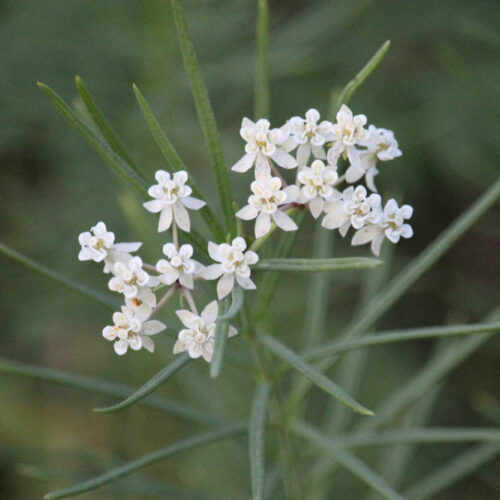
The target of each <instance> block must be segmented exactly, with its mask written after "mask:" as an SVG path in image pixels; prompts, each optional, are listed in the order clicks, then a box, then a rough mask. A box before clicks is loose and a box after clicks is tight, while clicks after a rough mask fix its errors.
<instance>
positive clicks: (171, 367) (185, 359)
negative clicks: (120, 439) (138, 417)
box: [94, 352, 191, 413]
mask: <svg viewBox="0 0 500 500" xmlns="http://www.w3.org/2000/svg"><path fill="white" fill-rule="evenodd" d="M190 361H191V358H190V357H189V354H188V353H187V352H186V353H183V354H179V355H178V356H177V357H176V358H175V359H174V361H172V362H171V363H170V364H168V365H167V366H166V367H165V368H163V370H161V371H159V372H158V373H157V374H156V375H155V376H154V377H153V378H151V379H149V380H148V381H147V382H146V383H145V384H144V385H143V386H142V387H140V388H139V389H137V390H136V391H135V392H134V393H133V394H132V395H130V396H129V397H128V398H127V399H125V400H124V401H122V402H121V403H118V404H116V405H113V406H109V407H107V408H94V411H95V412H98V413H113V412H115V411H119V410H123V409H125V408H128V407H129V406H131V405H133V404H134V403H137V402H138V401H140V400H141V399H142V398H145V397H146V396H147V395H148V394H151V393H152V392H153V391H155V390H156V389H157V388H158V387H160V385H162V384H164V383H165V382H166V381H167V380H168V379H169V378H170V377H172V376H173V375H174V374H175V373H177V372H178V371H179V370H180V369H181V368H183V367H184V366H186V365H187V364H188V363H189V362H190Z"/></svg>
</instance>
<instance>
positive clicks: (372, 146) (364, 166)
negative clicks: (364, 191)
mask: <svg viewBox="0 0 500 500" xmlns="http://www.w3.org/2000/svg"><path fill="white" fill-rule="evenodd" d="M368 132H369V137H368V139H366V140H364V141H361V142H360V145H361V146H364V147H365V148H366V149H365V150H362V151H359V152H358V153H357V154H358V157H359V161H357V162H355V164H354V165H350V166H349V168H348V169H347V170H346V181H347V182H348V183H350V184H352V183H354V182H357V181H358V180H359V179H361V177H363V176H365V180H366V185H367V186H368V188H369V189H370V190H372V191H375V192H377V188H376V186H375V182H374V177H375V176H376V175H377V174H378V173H379V171H378V169H377V167H376V165H377V160H380V161H389V160H394V158H398V157H399V156H401V155H402V154H403V153H402V152H401V150H400V149H399V146H398V142H397V141H396V139H395V137H394V133H393V132H392V130H387V129H385V128H377V127H375V125H370V126H369V127H368Z"/></svg>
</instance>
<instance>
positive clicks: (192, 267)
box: [156, 243, 203, 289]
mask: <svg viewBox="0 0 500 500" xmlns="http://www.w3.org/2000/svg"><path fill="white" fill-rule="evenodd" d="M163 253H164V254H165V255H166V256H167V258H168V260H166V259H160V260H159V261H158V262H157V263H156V270H157V271H158V272H159V273H160V276H158V278H159V280H160V281H161V282H162V283H165V284H166V285H171V284H172V283H175V282H176V281H177V280H179V283H180V284H181V285H182V286H185V287H186V288H190V289H192V288H193V276H194V275H195V274H197V273H199V272H200V271H201V269H202V268H203V266H202V265H201V264H200V263H199V262H197V261H196V260H194V259H192V258H191V257H192V256H193V247H192V246H191V245H182V246H181V247H180V248H179V250H178V251H177V249H176V248H175V245H174V244H173V243H167V244H166V245H163Z"/></svg>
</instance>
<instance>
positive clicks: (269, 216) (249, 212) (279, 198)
mask: <svg viewBox="0 0 500 500" xmlns="http://www.w3.org/2000/svg"><path fill="white" fill-rule="evenodd" d="M250 189H251V190H252V193H253V194H252V195H250V196H249V198H248V205H245V206H244V207H243V208H242V209H241V210H239V211H238V212H236V217H239V218H240V219H243V220H252V219H256V221H255V237H256V238H261V237H262V236H264V235H265V234H267V233H268V232H269V231H270V229H271V223H272V221H273V220H274V222H275V223H276V225H277V226H278V227H280V228H281V229H283V230H284V231H296V230H297V229H298V226H297V224H295V222H294V220H293V219H292V218H291V217H290V216H288V215H287V214H286V213H285V212H283V211H281V210H280V208H279V207H280V206H281V205H284V204H285V203H291V202H294V201H295V200H296V199H297V198H298V195H299V188H298V187H297V186H287V187H286V188H284V189H281V179H279V178H278V177H271V175H270V174H269V172H265V171H263V172H261V173H260V175H259V177H258V178H257V179H256V180H255V181H253V182H252V184H251V185H250Z"/></svg>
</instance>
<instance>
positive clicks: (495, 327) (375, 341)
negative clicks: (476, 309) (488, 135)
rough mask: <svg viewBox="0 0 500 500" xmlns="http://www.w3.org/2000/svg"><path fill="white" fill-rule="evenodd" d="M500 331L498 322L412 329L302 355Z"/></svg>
mask: <svg viewBox="0 0 500 500" xmlns="http://www.w3.org/2000/svg"><path fill="white" fill-rule="evenodd" d="M499 330H500V322H496V323H489V324H488V323H482V324H477V325H453V326H432V327H428V328H413V329H409V330H403V331H395V332H380V333H374V334H371V335H364V336H363V337H362V338H361V339H359V340H352V341H344V342H330V343H328V344H325V345H322V346H319V347H315V348H314V349H311V350H310V351H309V352H308V353H306V354H305V355H304V358H305V359H307V360H308V361H312V360H316V359H321V358H325V357H327V356H331V355H332V354H338V353H340V352H346V351H351V350H354V349H361V348H364V347H372V346H377V345H386V344H392V343H394V342H407V341H410V340H422V339H430V338H446V337H452V336H458V335H473V334H478V333H484V332H497V331H499Z"/></svg>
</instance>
